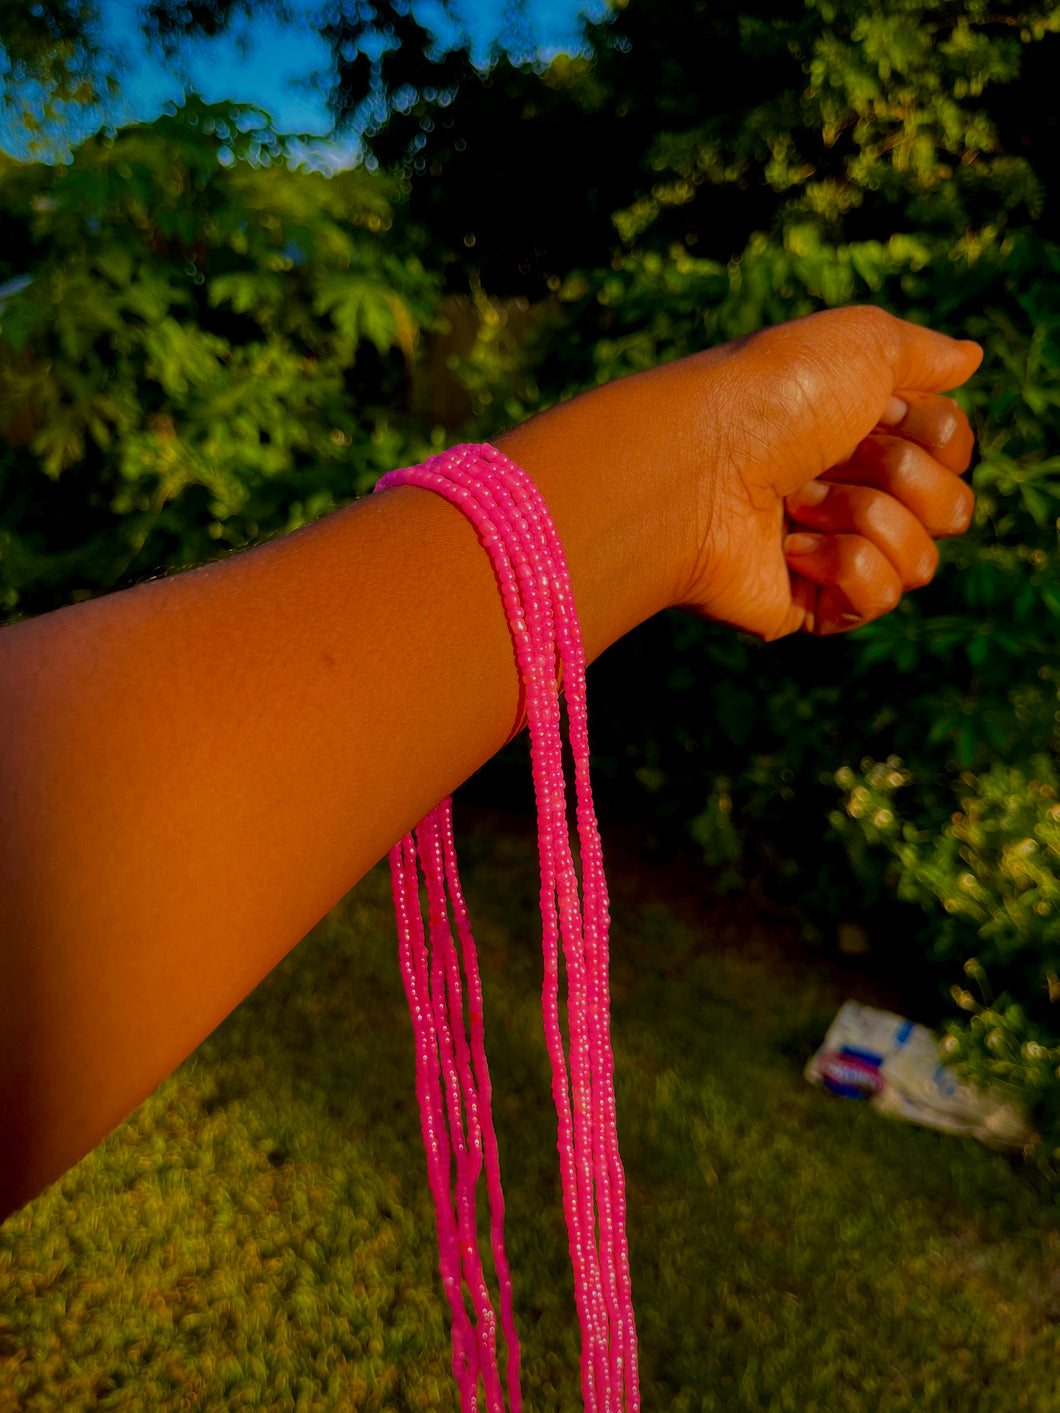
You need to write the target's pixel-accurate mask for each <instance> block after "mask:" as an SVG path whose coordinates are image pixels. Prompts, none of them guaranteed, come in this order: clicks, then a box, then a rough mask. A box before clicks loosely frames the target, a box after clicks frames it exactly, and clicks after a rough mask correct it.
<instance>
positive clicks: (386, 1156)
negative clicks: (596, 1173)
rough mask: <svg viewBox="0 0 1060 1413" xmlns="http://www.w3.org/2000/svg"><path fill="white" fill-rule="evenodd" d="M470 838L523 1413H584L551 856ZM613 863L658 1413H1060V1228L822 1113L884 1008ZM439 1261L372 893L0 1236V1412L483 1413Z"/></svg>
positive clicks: (1016, 1177)
mask: <svg viewBox="0 0 1060 1413" xmlns="http://www.w3.org/2000/svg"><path fill="white" fill-rule="evenodd" d="M458 824H459V819H458ZM465 833H466V837H465V839H464V840H463V842H462V856H463V858H464V863H465V868H464V872H465V884H466V888H467V892H468V896H469V902H470V906H471V910H472V920H473V923H474V924H475V926H476V934H477V938H478V944H479V952H480V958H481V963H482V971H483V978H484V983H485V989H486V1024H487V1048H488V1051H489V1054H490V1057H491V1064H492V1068H493V1075H494V1091H495V1109H496V1121H497V1127H498V1133H499V1140H500V1146H501V1162H502V1171H503V1173H504V1177H505V1189H506V1196H507V1203H508V1218H507V1232H508V1249H509V1254H510V1256H511V1260H512V1267H513V1272H514V1277H515V1281H516V1297H515V1298H516V1316H517V1320H518V1322H519V1326H520V1330H521V1334H522V1339H523V1345H524V1398H525V1400H526V1405H527V1407H528V1408H530V1409H534V1410H541V1411H542V1413H543V1410H551V1409H557V1410H558V1409H564V1410H567V1409H570V1410H573V1409H576V1408H578V1407H579V1406H580V1403H579V1380H578V1372H577V1370H578V1341H577V1327H576V1322H575V1319H574V1314H573V1295H572V1289H571V1280H570V1275H569V1268H568V1262H567V1251H566V1235H565V1231H564V1228H563V1219H562V1210H561V1205H560V1199H559V1181H558V1168H557V1160H556V1154H555V1132H554V1115H553V1112H552V1109H551V1098H550V1093H549V1085H548V1075H547V1062H546V1056H545V1049H544V1042H543V1039H542V1036H541V1026H540V1009H539V1007H540V976H539V972H540V957H539V944H538V939H537V932H536V927H537V902H536V879H535V872H534V870H535V858H534V852H533V843H532V840H531V839H529V838H528V837H527V836H526V834H525V830H524V829H522V828H520V827H517V826H516V825H514V824H512V823H511V822H509V821H504V820H497V819H494V818H480V817H476V818H475V819H474V820H473V821H471V822H470V826H469V830H468V831H465ZM605 847H606V844H605ZM609 859H610V873H611V880H612V888H613V892H614V894H615V907H614V914H615V921H614V931H613V937H612V981H613V1022H612V1024H613V1037H614V1042H615V1051H616V1072H617V1077H616V1084H617V1089H618V1102H619V1124H620V1135H621V1141H622V1150H623V1155H624V1159H625V1163H626V1171H627V1178H628V1182H629V1189H630V1194H629V1213H630V1216H629V1231H630V1243H631V1254H632V1268H633V1285H634V1299H635V1304H636V1308H637V1313H638V1323H639V1330H640V1349H641V1367H642V1393H643V1403H644V1407H645V1409H646V1410H648V1409H665V1410H704V1411H705V1410H724V1413H752V1410H753V1413H843V1411H844V1410H850V1413H871V1411H872V1410H876V1409H887V1410H888V1413H899V1410H906V1409H908V1410H913V1409H915V1410H917V1413H943V1410H947V1413H949V1410H954V1413H995V1410H996V1413H1012V1410H1021V1409H1026V1410H1028V1413H1056V1410H1057V1408H1058V1407H1060V1220H1058V1217H1060V1210H1058V1206H1057V1203H1056V1200H1055V1198H1053V1197H1051V1196H1050V1195H1049V1194H1048V1193H1046V1192H1043V1191H1041V1190H1040V1189H1036V1188H1035V1186H1034V1184H1033V1183H1032V1182H1031V1181H1030V1179H1029V1177H1028V1176H1027V1175H1025V1174H1023V1173H1021V1172H1019V1171H1018V1170H1017V1169H1016V1168H1015V1167H1014V1166H1012V1165H1011V1164H1010V1163H1009V1162H1008V1161H1007V1160H1006V1159H1004V1158H1003V1157H1001V1156H999V1155H997V1154H994V1153H991V1152H989V1151H987V1150H986V1149H983V1148H981V1147H979V1146H978V1145H976V1144H975V1143H973V1142H971V1141H967V1140H960V1139H955V1138H951V1137H947V1136H943V1135H939V1134H935V1133H932V1132H929V1131H926V1130H920V1129H914V1128H908V1127H905V1126H902V1125H900V1124H897V1123H894V1122H891V1121H888V1120H885V1119H882V1118H880V1117H878V1116H877V1115H876V1114H875V1113H873V1112H871V1111H870V1110H869V1109H867V1108H865V1107H863V1106H860V1105H857V1104H851V1103H845V1102H843V1101H840V1100H834V1099H830V1098H828V1097H827V1096H825V1095H823V1094H821V1093H820V1092H818V1091H816V1090H814V1089H812V1088H810V1087H809V1086H808V1085H807V1084H806V1083H805V1082H804V1080H803V1079H802V1066H803V1064H804V1062H805V1060H806V1058H807V1056H808V1055H809V1054H810V1053H811V1051H812V1050H813V1049H814V1048H815V1047H816V1045H817V1043H818V1041H819V1040H820V1038H821V1036H822V1035H823V1033H824V1031H825V1029H826V1027H827V1024H828V1022H829V1020H830V1019H831V1017H832V1015H833V1014H834V1012H835V1010H836V1009H837V1007H838V1005H839V1003H840V1002H841V1001H842V1000H843V999H845V997H846V996H847V995H851V994H853V995H857V996H858V997H859V998H860V999H864V1000H870V1001H871V1000H873V999H877V997H875V996H874V994H873V992H872V991H871V989H867V988H866V985H865V983H863V982H860V981H859V980H858V979H857V978H856V977H844V976H843V975H842V973H841V972H838V971H837V970H836V969H835V968H834V967H829V966H826V965H825V964H824V963H823V962H822V961H821V960H820V959H814V958H813V957H812V956H811V957H809V958H808V957H807V955H806V954H805V953H804V952H803V951H802V950H801V949H800V948H799V945H798V942H797V938H796V937H795V936H794V932H793V929H792V928H790V926H786V925H779V924H775V923H774V924H767V923H766V922H763V920H762V919H760V918H759V917H758V915H757V914H756V912H755V910H754V908H753V907H752V906H751V904H750V903H749V902H747V901H746V900H734V899H731V898H730V899H715V898H712V897H711V896H710V894H709V891H707V890H703V889H700V888H699V887H698V885H696V884H695V881H694V880H691V881H690V880H689V878H688V877H687V876H686V875H684V874H681V873H680V872H679V871H675V870H669V871H668V870H665V869H662V870H660V869H655V870H653V869H649V868H647V867H646V866H644V865H642V864H641V863H639V862H638V861H637V858H636V854H635V853H634V852H628V853H624V852H622V849H621V847H620V842H619V844H618V845H616V852H615V853H612V854H609ZM883 999H884V1000H890V999H891V998H890V997H885V998H883ZM434 1243H435V1238H434V1219H433V1212H432V1209H431V1206H430V1201H429V1195H428V1192H427V1184H426V1177H425V1172H424V1163H423V1157H422V1151H421V1146H420V1135H419V1115H418V1111H417V1107H416V1103H415V1098H414V1094H413V1074H412V1043H411V1032H410V1027H409V1023H408V1017H407V1014H406V1011H405V1001H404V995H403V992H402V988H401V982H400V978H399V975H398V969H397V962H396V948H395V943H394V936H393V921H392V915H391V912H390V899H389V882H388V878H387V876H386V874H385V871H383V870H378V869H377V870H376V871H375V872H374V873H373V874H371V875H370V876H369V877H368V878H367V879H365V880H364V882H363V883H362V884H361V885H360V886H359V887H358V888H356V889H355V890H354V891H353V892H352V893H351V894H350V895H349V897H348V898H346V899H345V900H344V901H343V903H341V904H340V905H339V906H338V907H337V908H336V909H335V910H334V911H333V912H332V913H331V914H330V915H329V916H328V917H327V918H326V919H325V920H324V921H323V922H322V923H321V924H320V925H319V927H317V928H316V929H315V930H314V932H313V933H312V934H311V935H310V937H308V938H307V939H306V940H305V942H303V943H302V945H301V946H299V947H298V948H296V950H295V951H294V952H293V953H292V954H291V956H290V957H289V958H288V959H287V960H286V961H285V962H284V963H283V964H282V965H281V966H280V967H278V968H277V970H276V971H275V972H274V973H273V974H272V975H271V976H270V977H269V978H268V979H267V981H266V982H265V983H263V984H262V985H261V986H260V987H259V988H258V990H257V991H256V992H255V993H254V994H253V995H252V996H251V997H249V998H248V1000H247V1001H246V1002H245V1003H244V1004H243V1005H242V1006H241V1007H240V1008H239V1010H238V1011H236V1013H235V1014H234V1015H233V1016H231V1017H230V1019H229V1020H228V1021H227V1022H226V1023H225V1024H224V1025H223V1026H222V1027H221V1028H220V1029H219V1030H218V1031H216V1032H215V1034H214V1035H213V1036H211V1038H210V1039H209V1040H208V1041H207V1043H206V1044H204V1045H203V1046H202V1047H201V1048H200V1049H199V1050H198V1051H197V1052H196V1054H195V1055H194V1056H193V1057H192V1058H191V1059H190V1060H189V1061H188V1062H187V1063H186V1064H185V1065H184V1066H183V1067H182V1068H181V1069H180V1070H179V1071H178V1072H177V1073H176V1074H175V1075H174V1076H173V1077H172V1078H171V1079H170V1080H169V1081H167V1083H166V1084H164V1085H163V1086H162V1088H161V1089H159V1090H158V1091H157V1093H156V1094H155V1095H153V1096H152V1098H151V1099H150V1100H149V1101H148V1102H147V1103H145V1104H144V1105H143V1106H142V1107H141V1108H140V1109H139V1110H138V1111H137V1112H136V1113H135V1114H134V1115H133V1116H132V1117H131V1118H130V1119H129V1120H128V1122H127V1123H125V1124H124V1125H123V1126H122V1127H121V1129H119V1130H118V1131H117V1132H116V1133H115V1134H113V1135H112V1136H111V1137H110V1138H109V1139H108V1140H107V1141H106V1142H105V1143H104V1144H103V1145H102V1146H101V1147H100V1148H99V1149H97V1150H96V1151H95V1152H94V1153H93V1154H91V1155H90V1156H89V1157H88V1158H87V1159H86V1160H85V1161H84V1162H82V1163H81V1164H80V1165H79V1166H78V1167H77V1168H76V1169H74V1170H73V1171H72V1172H70V1173H69V1174H67V1175H66V1176H65V1177H64V1178H63V1179H62V1180H61V1181H59V1182H58V1183H57V1184H55V1186H54V1187H53V1188H51V1189H50V1190H49V1191H48V1192H47V1193H45V1194H43V1195H42V1196H41V1197H40V1198H38V1199H37V1200H36V1201H35V1202H33V1203H31V1204H30V1205H29V1206H28V1207H27V1208H25V1209H24V1210H23V1211H22V1212H21V1213H19V1214H17V1215H16V1216H15V1217H13V1218H11V1219H9V1221H8V1222H7V1223H5V1224H4V1225H3V1226H2V1227H0V1413H44V1410H57V1411H58V1410H62V1413H77V1410H82V1409H122V1410H137V1411H139V1410H150V1413H170V1410H173V1413H175V1411H176V1410H178V1409H180V1410H183V1409H196V1410H198V1409H207V1410H213V1409H217V1410H222V1409H243V1408H262V1409H274V1410H296V1409H297V1410H310V1409H313V1410H318V1409H319V1410H324V1409H328V1410H330V1409H336V1410H339V1409H351V1410H353V1409H356V1410H393V1413H398V1410H406V1409H408V1410H412V1409H455V1408H456V1406H457V1404H456V1399H455V1391H454V1387H453V1385H452V1380H451V1375H450V1366H449V1346H448V1327H447V1320H446V1312H445V1307H444V1303H443V1300H442V1296H441V1293H440V1289H439V1286H438V1281H437V1273H436V1254H435V1244H434Z"/></svg>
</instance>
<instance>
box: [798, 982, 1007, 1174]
mask: <svg viewBox="0 0 1060 1413" xmlns="http://www.w3.org/2000/svg"><path fill="white" fill-rule="evenodd" d="M805 1073H806V1078H807V1079H808V1080H809V1081H810V1083H811V1084H816V1085H819V1086H820V1087H821V1088H823V1089H827V1090H828V1091H829V1092H830V1093H832V1094H837V1095H839V1096H840V1097H841V1098H844V1099H867V1100H868V1101H869V1103H870V1104H872V1106H873V1108H874V1109H878V1110H879V1112H880V1113H881V1114H890V1115H891V1116H892V1117H894V1118H899V1119H907V1120H908V1121H909V1122H910V1123H915V1124H924V1125H926V1126H927V1127H928V1128H938V1129H942V1130H944V1131H945V1132H947V1133H965V1134H971V1135H972V1136H973V1137H975V1138H978V1139H979V1140H980V1141H981V1142H982V1143H988V1144H989V1145H990V1146H991V1147H992V1148H1007V1149H1022V1148H1026V1147H1027V1146H1028V1145H1029V1144H1031V1143H1033V1141H1034V1139H1035V1133H1034V1130H1033V1128H1032V1126H1031V1124H1030V1122H1029V1121H1028V1119H1027V1115H1026V1113H1024V1112H1023V1110H1022V1109H1020V1107H1019V1106H1018V1105H1017V1104H1014V1103H1012V1101H1011V1100H1009V1099H1007V1098H1005V1097H1004V1096H1003V1095H1001V1094H999V1093H998V1092H997V1091H996V1090H980V1089H976V1088H975V1087H974V1086H972V1085H970V1084H963V1083H961V1081H960V1080H959V1079H958V1078H957V1076H956V1074H955V1073H954V1072H953V1070H952V1069H950V1068H949V1067H948V1066H946V1065H944V1064H943V1063H942V1059H941V1056H940V1054H939V1042H938V1037H937V1036H935V1035H934V1034H933V1033H932V1032H931V1031H930V1030H927V1029H925V1027H924V1026H922V1025H915V1024H914V1023H913V1021H911V1020H906V1019H905V1018H904V1017H903V1016H896V1015H894V1014H893V1013H892V1012H891V1011H878V1010H876V1009H875V1008H874V1007H872V1006H862V1005H860V1004H859V1003H858V1002H857V1001H845V1002H844V1003H843V1005H842V1006H840V1008H839V1013H838V1015H837V1016H836V1018H835V1020H834V1021H833V1022H832V1024H831V1025H830V1026H829V1028H828V1033H827V1035H826V1036H825V1038H824V1043H823V1044H822V1045H821V1048H820V1049H819V1050H818V1051H817V1053H816V1054H815V1055H814V1056H813V1057H812V1059H811V1060H810V1062H809V1063H808V1064H807V1066H806V1071H805Z"/></svg>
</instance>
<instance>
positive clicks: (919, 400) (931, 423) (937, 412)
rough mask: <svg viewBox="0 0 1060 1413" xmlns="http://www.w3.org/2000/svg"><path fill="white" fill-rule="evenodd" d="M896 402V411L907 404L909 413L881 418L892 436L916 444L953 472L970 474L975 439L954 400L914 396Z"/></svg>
mask: <svg viewBox="0 0 1060 1413" xmlns="http://www.w3.org/2000/svg"><path fill="white" fill-rule="evenodd" d="M892 401H893V402H895V403H897V404H898V407H896V408H895V411H897V410H898V408H900V407H901V406H902V405H903V404H904V406H905V412H904V414H903V415H901V416H899V417H897V418H894V417H893V416H891V417H881V419H880V421H881V424H882V425H884V426H886V428H887V431H888V433H890V434H892V435H894V436H899V437H903V438H904V439H905V440H906V441H911V442H915V443H916V444H917V446H920V447H922V448H923V449H924V450H925V451H926V452H928V454H929V455H930V456H932V457H933V458H934V459H935V460H936V461H938V462H941V464H942V465H943V466H945V467H947V468H948V469H949V470H950V471H956V472H957V473H958V474H959V473H960V472H962V471H967V469H968V466H969V464H970V462H971V459H972V452H973V450H974V449H975V437H974V435H973V433H972V429H971V427H970V426H969V425H968V418H967V417H966V416H965V415H964V412H963V410H962V409H961V408H960V407H959V406H958V404H957V403H956V402H954V400H953V399H952V398H950V397H937V396H932V395H929V396H926V397H925V396H923V395H917V394H915V393H912V394H909V395H908V396H907V397H905V398H902V399H900V400H899V399H897V398H895V399H892ZM873 435H874V436H878V435H880V434H879V433H874V434H873Z"/></svg>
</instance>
